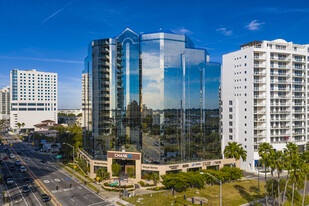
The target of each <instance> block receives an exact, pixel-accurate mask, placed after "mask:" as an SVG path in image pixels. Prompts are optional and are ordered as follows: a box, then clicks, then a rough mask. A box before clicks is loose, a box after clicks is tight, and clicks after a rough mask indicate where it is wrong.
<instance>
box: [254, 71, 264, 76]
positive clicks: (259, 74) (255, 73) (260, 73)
mask: <svg viewBox="0 0 309 206" xmlns="http://www.w3.org/2000/svg"><path fill="white" fill-rule="evenodd" d="M254 75H258V76H266V73H262V72H254Z"/></svg>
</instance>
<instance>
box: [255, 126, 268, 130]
mask: <svg viewBox="0 0 309 206" xmlns="http://www.w3.org/2000/svg"><path fill="white" fill-rule="evenodd" d="M254 129H255V130H265V129H266V127H265V126H254Z"/></svg>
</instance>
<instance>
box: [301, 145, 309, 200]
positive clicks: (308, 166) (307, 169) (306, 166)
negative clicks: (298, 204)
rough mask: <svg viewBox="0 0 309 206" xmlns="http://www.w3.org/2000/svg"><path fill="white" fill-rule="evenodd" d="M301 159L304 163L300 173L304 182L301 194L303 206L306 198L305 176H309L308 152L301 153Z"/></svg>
mask: <svg viewBox="0 0 309 206" xmlns="http://www.w3.org/2000/svg"><path fill="white" fill-rule="evenodd" d="M301 159H302V161H303V162H304V164H303V167H302V171H303V173H304V175H305V181H304V194H303V201H302V206H304V205H305V198H306V184H307V176H308V175H309V151H305V152H303V154H302V155H301Z"/></svg>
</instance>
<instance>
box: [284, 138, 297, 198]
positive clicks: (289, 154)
mask: <svg viewBox="0 0 309 206" xmlns="http://www.w3.org/2000/svg"><path fill="white" fill-rule="evenodd" d="M298 151H299V150H298V147H297V145H296V144H294V143H292V142H288V143H287V144H286V148H285V149H284V161H283V162H284V170H287V171H288V174H287V177H286V182H285V187H284V192H283V196H282V201H283V198H284V197H285V195H286V190H287V187H288V182H289V179H290V172H291V171H292V169H293V167H292V160H293V159H294V158H295V157H296V156H298Z"/></svg>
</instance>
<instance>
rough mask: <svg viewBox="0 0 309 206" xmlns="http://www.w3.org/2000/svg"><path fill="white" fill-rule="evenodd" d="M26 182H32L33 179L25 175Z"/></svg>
mask: <svg viewBox="0 0 309 206" xmlns="http://www.w3.org/2000/svg"><path fill="white" fill-rule="evenodd" d="M24 182H26V183H31V182H32V179H30V178H29V177H24Z"/></svg>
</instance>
